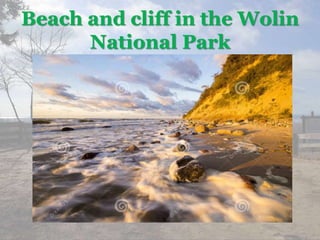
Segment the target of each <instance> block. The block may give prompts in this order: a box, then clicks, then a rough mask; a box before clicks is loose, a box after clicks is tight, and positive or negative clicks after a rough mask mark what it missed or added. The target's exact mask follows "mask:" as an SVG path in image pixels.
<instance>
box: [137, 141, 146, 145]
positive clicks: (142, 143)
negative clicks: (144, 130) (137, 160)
mask: <svg viewBox="0 0 320 240" xmlns="http://www.w3.org/2000/svg"><path fill="white" fill-rule="evenodd" d="M138 144H139V145H145V144H147V142H145V141H140V142H138Z"/></svg>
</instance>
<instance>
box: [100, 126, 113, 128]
mask: <svg viewBox="0 0 320 240" xmlns="http://www.w3.org/2000/svg"><path fill="white" fill-rule="evenodd" d="M111 127H112V126H103V127H102V128H111Z"/></svg>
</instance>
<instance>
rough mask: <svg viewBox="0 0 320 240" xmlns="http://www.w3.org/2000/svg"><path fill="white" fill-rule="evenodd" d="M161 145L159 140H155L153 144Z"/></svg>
mask: <svg viewBox="0 0 320 240" xmlns="http://www.w3.org/2000/svg"><path fill="white" fill-rule="evenodd" d="M159 143H161V142H160V141H159V140H154V141H152V142H151V144H159Z"/></svg>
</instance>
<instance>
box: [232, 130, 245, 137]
mask: <svg viewBox="0 0 320 240" xmlns="http://www.w3.org/2000/svg"><path fill="white" fill-rule="evenodd" d="M231 134H232V135H233V136H243V135H245V132H244V131H243V130H234V131H232V133H231Z"/></svg>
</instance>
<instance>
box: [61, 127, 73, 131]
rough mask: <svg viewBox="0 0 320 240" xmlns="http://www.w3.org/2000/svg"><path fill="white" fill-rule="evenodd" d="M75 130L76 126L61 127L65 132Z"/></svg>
mask: <svg viewBox="0 0 320 240" xmlns="http://www.w3.org/2000/svg"><path fill="white" fill-rule="evenodd" d="M73 130H74V128H71V127H64V128H62V129H61V131H63V132H67V131H73Z"/></svg>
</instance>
